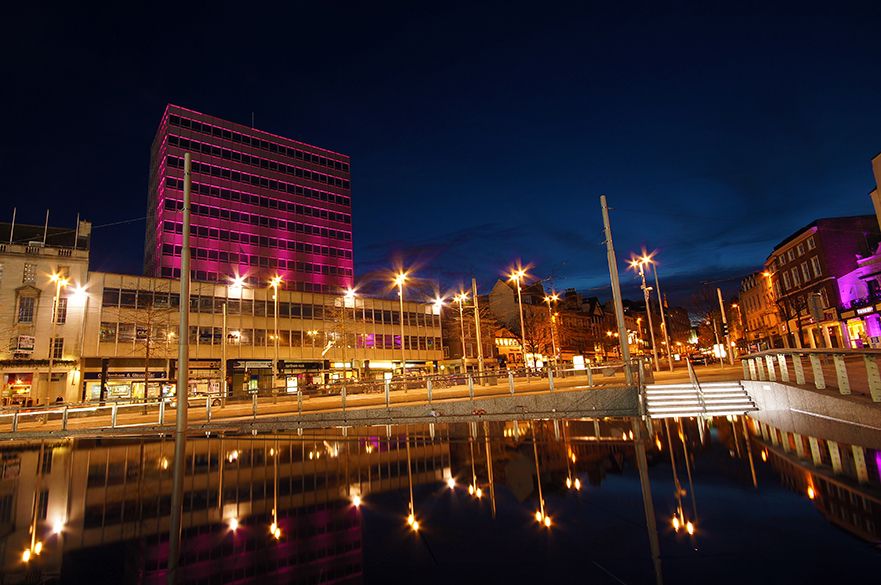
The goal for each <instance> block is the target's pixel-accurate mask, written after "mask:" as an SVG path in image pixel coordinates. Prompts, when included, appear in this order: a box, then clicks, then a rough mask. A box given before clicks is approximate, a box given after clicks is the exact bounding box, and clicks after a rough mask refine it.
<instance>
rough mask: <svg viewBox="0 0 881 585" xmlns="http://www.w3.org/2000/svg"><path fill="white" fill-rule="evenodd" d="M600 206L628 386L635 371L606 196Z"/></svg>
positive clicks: (601, 199)
mask: <svg viewBox="0 0 881 585" xmlns="http://www.w3.org/2000/svg"><path fill="white" fill-rule="evenodd" d="M600 206H601V207H602V209H603V229H604V231H605V236H606V255H607V258H608V262H609V279H610V281H611V283H612V301H613V303H614V305H615V320H616V321H617V322H618V343H619V344H620V349H621V359H622V360H624V377H625V379H626V380H627V385H628V386H630V385H632V384H633V371H632V370H631V368H630V348H629V347H628V346H627V327H626V325H625V324H624V305H623V303H622V302H621V283H620V282H619V281H618V260H617V259H616V258H615V246H614V244H613V243H612V226H611V224H610V223H609V205H608V204H607V203H606V196H605V195H600Z"/></svg>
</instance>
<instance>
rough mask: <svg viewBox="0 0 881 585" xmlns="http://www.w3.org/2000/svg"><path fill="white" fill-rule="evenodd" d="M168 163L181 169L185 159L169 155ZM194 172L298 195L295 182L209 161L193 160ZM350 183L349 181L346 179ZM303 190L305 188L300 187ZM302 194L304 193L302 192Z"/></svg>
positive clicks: (171, 166) (174, 167) (320, 193)
mask: <svg viewBox="0 0 881 585" xmlns="http://www.w3.org/2000/svg"><path fill="white" fill-rule="evenodd" d="M166 160H167V164H168V166H169V167H170V168H173V169H181V170H183V168H184V159H183V157H177V156H171V155H169V156H168V157H167V158H166ZM191 166H192V172H193V174H194V175H205V176H208V177H218V178H220V179H226V180H228V181H232V182H236V183H243V184H246V185H250V186H252V187H262V188H263V189H270V190H273V191H280V192H282V193H288V194H292V195H297V194H298V193H297V185H295V184H294V183H288V182H286V181H278V180H276V179H269V178H267V177H261V176H260V175H252V174H251V173H246V172H244V171H235V170H231V169H227V168H224V167H218V166H215V165H210V164H207V163H200V162H196V161H193V162H192V164H191ZM346 183H348V181H346ZM300 190H301V191H302V190H303V188H302V187H300ZM300 194H302V193H300ZM322 194H323V192H321V191H319V196H320V195H322ZM325 195H327V194H325Z"/></svg>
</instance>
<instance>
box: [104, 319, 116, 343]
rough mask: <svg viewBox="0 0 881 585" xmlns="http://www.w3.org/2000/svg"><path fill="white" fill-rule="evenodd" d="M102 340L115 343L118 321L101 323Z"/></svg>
mask: <svg viewBox="0 0 881 585" xmlns="http://www.w3.org/2000/svg"><path fill="white" fill-rule="evenodd" d="M101 341H104V342H110V343H113V342H114V341H116V323H108V322H106V321H105V322H102V323H101Z"/></svg>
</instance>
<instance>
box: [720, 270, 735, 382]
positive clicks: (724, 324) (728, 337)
mask: <svg viewBox="0 0 881 585" xmlns="http://www.w3.org/2000/svg"><path fill="white" fill-rule="evenodd" d="M716 296H718V297H719V311H720V312H721V313H722V328H723V329H725V353H727V354H728V364H729V365H731V366H733V365H734V352H733V351H731V334H730V333H729V332H728V317H727V316H726V315H725V303H723V302H722V289H721V288H718V287H716Z"/></svg>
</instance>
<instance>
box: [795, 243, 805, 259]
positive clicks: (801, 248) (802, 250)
mask: <svg viewBox="0 0 881 585" xmlns="http://www.w3.org/2000/svg"><path fill="white" fill-rule="evenodd" d="M796 250H797V251H798V255H799V256H804V255H805V245H804V244H799V245H798V247H796Z"/></svg>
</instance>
